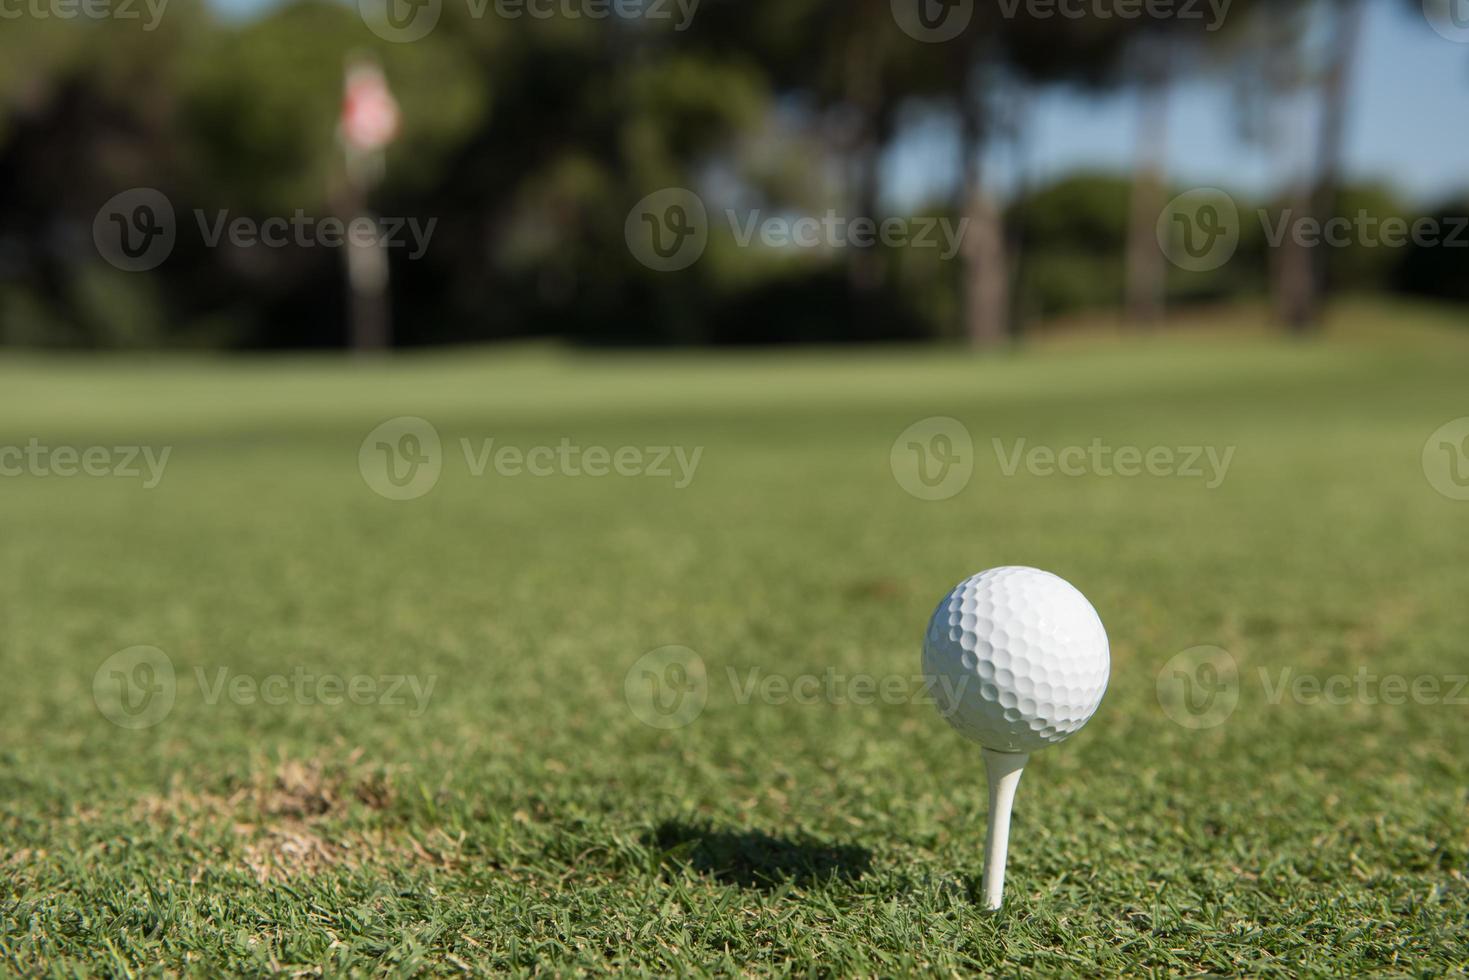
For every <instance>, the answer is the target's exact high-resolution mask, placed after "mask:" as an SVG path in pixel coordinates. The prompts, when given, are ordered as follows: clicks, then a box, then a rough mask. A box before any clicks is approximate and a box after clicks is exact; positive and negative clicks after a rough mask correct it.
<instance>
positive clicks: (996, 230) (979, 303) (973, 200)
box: [955, 69, 1010, 348]
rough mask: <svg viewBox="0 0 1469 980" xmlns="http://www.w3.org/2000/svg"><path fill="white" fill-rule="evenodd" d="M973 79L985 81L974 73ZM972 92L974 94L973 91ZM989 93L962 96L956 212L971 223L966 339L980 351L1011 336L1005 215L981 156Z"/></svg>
mask: <svg viewBox="0 0 1469 980" xmlns="http://www.w3.org/2000/svg"><path fill="white" fill-rule="evenodd" d="M974 78H975V79H979V80H983V79H984V75H983V73H982V70H980V69H976V71H975V75H974ZM971 89H972V90H971ZM985 97H986V93H985V92H984V91H983V89H982V87H981V86H979V85H971V86H969V87H968V88H966V90H965V91H964V92H962V93H961V95H960V116H961V125H960V139H959V148H960V155H961V166H962V170H961V173H962V174H963V178H962V179H961V181H960V190H959V202H958V207H957V208H956V209H955V210H956V212H957V213H958V214H960V215H962V216H963V217H964V218H966V219H968V226H967V227H966V228H965V231H964V240H963V243H962V245H961V255H962V256H963V272H962V276H963V282H962V287H961V290H960V292H961V294H962V296H963V311H964V312H963V316H964V334H965V336H967V337H968V338H969V342H970V344H971V345H972V346H974V347H976V348H988V347H997V346H999V345H1001V344H1003V343H1004V342H1005V340H1006V338H1007V337H1008V336H1009V314H1010V276H1009V266H1008V260H1007V257H1006V254H1005V252H1006V250H1005V219H1004V212H1003V210H1002V209H1001V207H1000V205H999V203H998V202H996V201H995V200H994V199H993V198H991V197H990V196H989V194H988V193H987V192H986V191H985V187H984V173H983V165H982V156H983V152H984V146H985V137H986V135H987V131H988V122H989V120H988V118H987V112H986V100H985Z"/></svg>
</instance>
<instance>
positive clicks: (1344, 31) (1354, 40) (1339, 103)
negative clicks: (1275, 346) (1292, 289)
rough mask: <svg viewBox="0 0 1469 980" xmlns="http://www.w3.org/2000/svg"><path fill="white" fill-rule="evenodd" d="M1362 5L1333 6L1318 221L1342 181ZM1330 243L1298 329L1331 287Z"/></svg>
mask: <svg viewBox="0 0 1469 980" xmlns="http://www.w3.org/2000/svg"><path fill="white" fill-rule="evenodd" d="M1363 14H1364V7H1363V3H1362V0H1345V2H1343V3H1342V4H1341V6H1339V7H1337V8H1336V13H1335V16H1336V29H1335V32H1334V34H1333V36H1332V49H1331V67H1330V68H1329V69H1328V70H1327V74H1326V78H1325V80H1324V82H1323V85H1322V91H1321V132H1320V137H1319V142H1318V144H1317V147H1316V186H1315V192H1314V195H1313V198H1312V204H1311V207H1312V210H1313V211H1314V212H1315V216H1316V218H1317V219H1318V220H1319V221H1322V222H1326V221H1330V220H1331V219H1332V218H1334V217H1335V216H1336V204H1337V195H1338V192H1339V190H1340V187H1341V172H1342V157H1343V155H1344V153H1345V144H1346V117H1347V110H1348V97H1349V95H1350V94H1351V93H1350V89H1351V80H1352V69H1353V67H1354V65H1355V62H1356V58H1357V49H1358V39H1359V38H1360V37H1361V34H1362V18H1363ZM1330 251H1331V250H1330V249H1329V248H1327V247H1325V246H1321V247H1318V248H1317V249H1316V254H1315V256H1314V258H1315V262H1314V263H1313V265H1312V269H1311V272H1310V275H1311V280H1312V282H1311V294H1310V308H1309V310H1308V311H1307V312H1308V315H1307V317H1306V318H1305V319H1304V320H1303V321H1302V324H1301V327H1300V329H1309V328H1312V327H1315V326H1317V325H1319V323H1320V319H1321V312H1322V308H1323V307H1324V306H1325V303H1326V297H1327V294H1328V292H1329V291H1330V288H1331V280H1330V274H1331V263H1330V261H1329V260H1330Z"/></svg>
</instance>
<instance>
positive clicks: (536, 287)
mask: <svg viewBox="0 0 1469 980" xmlns="http://www.w3.org/2000/svg"><path fill="white" fill-rule="evenodd" d="M903 2H905V0H898V2H897V3H896V4H895V3H894V0H768V2H764V0H762V2H753V0H703V2H702V3H701V4H699V5H698V6H697V7H696V8H695V10H696V13H695V16H694V17H693V18H692V20H690V21H688V22H679V21H678V20H677V18H675V19H673V20H668V21H664V20H652V19H638V18H631V19H620V18H615V17H614V18H611V19H594V18H591V17H566V16H554V17H549V18H544V19H538V18H530V17H520V18H517V19H509V18H506V17H503V16H499V15H497V14H496V13H495V11H496V7H495V5H494V3H493V2H491V3H490V4H489V6H488V7H485V6H483V5H474V4H466V3H461V2H455V0H446V2H444V3H443V4H442V13H441V15H440V18H439V21H438V23H437V26H436V28H435V29H434V30H432V31H430V32H429V33H428V34H427V35H426V36H425V37H423V38H422V39H420V40H416V41H414V42H412V43H390V42H388V41H386V40H383V39H382V38H380V37H379V36H377V35H376V34H375V33H373V32H372V31H371V30H369V29H368V27H367V25H366V23H365V21H364V17H363V15H362V14H360V13H359V11H358V9H357V8H356V7H355V6H349V5H342V4H337V3H332V2H318V0H305V2H291V3H288V4H287V5H284V6H279V7H274V8H271V9H269V10H267V11H265V12H263V13H261V14H260V15H258V16H256V17H253V18H251V19H248V20H243V21H241V20H231V19H222V18H221V17H220V16H219V15H218V14H217V13H216V12H215V11H213V10H212V9H211V8H210V7H209V6H207V5H206V4H205V3H204V2H203V0H171V2H170V3H168V5H167V7H166V12H165V13H164V14H163V16H161V17H160V18H159V19H158V20H157V23H156V27H155V28H154V29H149V30H144V29H143V28H142V26H141V24H140V23H138V22H136V21H123V20H118V19H100V20H87V19H85V18H82V19H62V18H58V17H54V16H52V17H29V18H21V19H12V20H7V21H6V22H5V23H4V25H3V27H0V343H6V344H26V345H43V346H60V347H90V346H96V347H127V346H162V345H176V346H194V347H227V348H274V347H332V346H341V345H343V344H344V343H346V338H347V337H348V336H349V331H348V326H347V323H346V317H347V303H346V297H345V292H344V287H343V283H342V279H343V270H342V259H343V257H342V255H341V254H340V250H339V249H332V248H322V247H314V248H313V247H300V246H296V245H290V246H286V247H281V248H262V247H239V246H235V245H231V244H230V243H229V242H228V241H227V240H226V241H221V242H219V243H218V244H214V245H211V244H210V243H209V242H207V241H206V240H205V236H203V235H201V234H200V231H199V229H198V228H197V227H196V219H195V214H196V212H198V213H202V214H204V215H206V216H208V220H210V221H213V220H214V219H215V216H217V215H219V214H220V213H221V212H228V214H229V216H231V217H236V216H239V217H250V218H254V219H255V220H257V221H258V220H262V219H264V218H267V217H271V216H284V217H287V218H289V217H291V216H292V215H295V214H297V213H298V212H299V213H304V214H307V215H315V216H321V215H327V214H330V213H331V212H332V208H333V202H334V200H335V199H336V197H335V189H336V188H338V187H339V186H340V182H341V180H342V175H341V166H342V165H341V151H340V147H339V146H338V144H337V141H336V136H335V124H336V119H337V113H338V110H339V104H340V99H341V77H342V70H343V65H344V63H345V62H346V61H347V60H348V59H349V58H350V57H353V56H354V54H355V53H358V52H363V51H367V52H370V53H371V54H372V55H373V56H374V57H376V58H377V59H378V60H379V61H380V62H381V63H382V65H383V66H384V69H385V71H386V74H387V76H388V78H389V79H390V80H391V83H392V85H393V87H394V90H395V94H396V96H397V99H398V101H399V103H400V104H401V107H402V117H403V130H402V134H401V138H400V139H399V140H398V141H397V142H396V143H395V144H394V145H393V146H392V147H391V149H390V150H389V153H388V158H387V168H386V179H385V182H384V183H383V185H382V186H381V188H380V189H379V190H378V192H377V193H376V195H375V199H374V200H373V202H372V204H373V207H374V209H375V210H376V211H377V212H378V213H379V214H382V215H387V216H396V217H400V218H408V217H415V218H418V219H420V220H421V221H425V222H426V221H427V220H429V219H434V220H435V221H436V224H435V225H434V226H433V235H432V240H431V242H430V245H429V247H428V249H427V251H426V252H425V254H424V255H422V256H421V257H419V258H416V259H415V258H410V256H409V254H408V253H407V252H406V251H404V250H395V251H393V252H392V253H391V255H390V264H391V275H392V282H393V291H392V298H393V312H394V317H393V318H394V323H395V327H394V329H395V335H396V341H397V342H398V343H400V344H405V345H418V344H433V343H447V342H465V341H476V340H484V339H498V338H511V337H526V336H546V335H551V336H561V337H567V338H572V339H575V340H578V341H582V342H588V343H603V344H617V343H754V342H786V341H823V342H825V341H849V340H858V341H872V340H891V339H922V338H944V337H950V338H959V337H965V338H968V339H970V340H971V341H973V342H974V343H976V344H981V345H983V344H993V343H998V342H1003V341H1005V340H1006V339H1008V338H1010V337H1013V336H1015V335H1016V334H1018V333H1019V332H1020V331H1021V330H1022V329H1025V328H1027V327H1028V326H1029V325H1032V324H1034V323H1036V322H1038V321H1040V320H1041V319H1043V318H1047V317H1051V316H1056V315H1060V314H1067V313H1073V312H1078V311H1090V310H1105V311H1117V312H1120V313H1122V314H1123V315H1125V316H1126V317H1127V318H1128V319H1129V320H1131V321H1134V322H1137V323H1141V324H1145V323H1148V322H1152V321H1156V320H1157V319H1159V318H1160V317H1161V316H1162V315H1163V313H1164V310H1165V309H1166V308H1167V307H1168V306H1169V305H1175V304H1178V303H1186V302H1196V301H1221V300H1228V299H1232V298H1236V297H1241V296H1250V295H1266V294H1268V295H1270V296H1272V297H1273V298H1274V299H1275V301H1276V308H1277V309H1278V310H1279V312H1280V315H1281V319H1282V321H1283V322H1285V323H1287V324H1289V325H1291V326H1293V327H1295V328H1297V329H1306V328H1309V326H1310V325H1311V324H1312V323H1313V322H1314V321H1315V320H1316V318H1317V316H1318V315H1319V308H1320V303H1321V301H1322V298H1323V297H1324V296H1325V295H1326V293H1327V292H1328V291H1329V290H1330V289H1331V288H1332V287H1333V286H1336V285H1344V286H1349V287H1351V288H1353V289H1382V290H1407V291H1413V292H1418V293H1424V294H1429V295H1440V296H1450V297H1454V298H1457V299H1466V298H1469V297H1466V296H1465V295H1463V294H1464V293H1465V291H1466V288H1469V287H1465V285H1464V282H1465V281H1466V280H1465V278H1464V277H1463V276H1462V275H1460V274H1459V271H1460V269H1461V268H1462V264H1461V263H1462V260H1461V259H1459V258H1458V255H1459V254H1462V253H1458V254H1455V253H1452V252H1449V251H1446V250H1444V249H1442V248H1420V247H1414V246H1409V247H1405V248H1398V249H1388V248H1371V247H1367V246H1362V245H1357V246H1353V247H1348V248H1343V249H1325V248H1317V249H1313V250H1300V249H1293V248H1291V247H1289V245H1288V243H1287V245H1286V246H1284V247H1271V246H1270V245H1269V244H1268V242H1267V238H1266V236H1265V234H1264V231H1265V228H1264V227H1262V224H1263V223H1262V221H1260V220H1257V219H1256V218H1255V214H1256V212H1257V210H1259V209H1264V210H1265V211H1266V212H1267V213H1272V214H1278V213H1279V212H1280V211H1281V210H1283V209H1287V208H1288V209H1290V210H1291V211H1292V212H1293V213H1296V214H1298V215H1315V216H1316V217H1318V218H1321V217H1326V216H1330V215H1332V214H1342V215H1349V216H1350V215H1356V214H1357V213H1358V212H1359V211H1368V212H1371V213H1372V214H1374V215H1377V216H1379V217H1387V216H1401V217H1404V218H1407V219H1409V220H1412V219H1414V218H1417V217H1419V215H1417V214H1415V213H1413V211H1412V209H1411V208H1409V207H1408V206H1407V205H1405V204H1404V203H1403V202H1400V201H1397V200H1395V199H1394V198H1393V196H1392V194H1391V192H1390V191H1389V190H1388V189H1385V188H1380V187H1354V186H1342V184H1341V181H1340V178H1339V176H1338V173H1339V169H1340V167H1339V158H1340V143H1341V130H1342V126H1343V117H1344V115H1345V100H1346V94H1345V93H1346V92H1347V90H1348V85H1347V82H1348V80H1349V79H1350V71H1351V62H1352V56H1353V51H1354V49H1355V46H1356V43H1357V32H1358V30H1359V25H1360V17H1361V5H1362V0H1333V2H1325V0H1235V3H1234V4H1233V5H1232V8H1231V11H1230V14H1229V20H1228V22H1227V23H1226V24H1225V25H1224V27H1223V29H1221V30H1217V31H1215V30H1208V29H1206V21H1185V20H1173V21H1160V20H1154V21H1145V20H1144V21H1140V20H1126V19H1121V18H1117V17H1096V16H1091V15H1088V16H1082V17H1076V18H1057V17H1054V16H1052V17H1042V16H1037V15H1035V11H1036V10H1043V9H1044V5H1039V4H1029V5H1028V4H1026V3H1019V4H1015V5H1012V4H1005V3H991V2H988V0H979V2H977V3H975V4H974V5H973V9H972V18H971V21H970V22H969V23H968V25H967V27H966V28H965V29H964V30H963V31H962V32H961V33H960V34H959V35H958V36H957V37H954V38H951V39H948V40H945V41H942V42H935V43H924V42H922V41H920V40H917V39H915V38H914V37H913V36H910V34H909V33H907V32H905V31H904V30H903V29H902V28H901V26H900V23H899V20H900V17H899V16H898V14H899V12H900V10H901V7H902V4H903ZM928 2H929V0H913V4H914V5H915V10H916V9H917V6H916V5H919V4H925V3H928ZM1012 7H1013V13H1012V12H1011V9H1010V8H1012ZM477 13H478V14H480V15H479V16H476V14H477ZM1323 38H1324V40H1323ZM1209 73H1212V74H1216V75H1218V76H1220V77H1221V78H1225V79H1231V80H1232V81H1231V82H1230V84H1233V85H1235V86H1236V87H1237V89H1238V91H1239V102H1240V110H1239V119H1238V120H1237V124H1238V125H1239V127H1240V130H1241V138H1242V139H1255V140H1259V141H1261V142H1262V144H1268V142H1269V136H1268V134H1269V133H1270V132H1271V131H1272V129H1273V128H1274V129H1278V125H1273V124H1272V122H1271V115H1272V113H1273V112H1275V111H1276V107H1277V106H1278V105H1279V104H1281V103H1282V102H1283V101H1284V100H1286V99H1288V98H1291V97H1298V96H1300V95H1301V94H1302V93H1306V95H1307V96H1308V97H1309V98H1313V99H1317V100H1319V103H1320V111H1319V113H1318V115H1319V117H1320V118H1321V120H1322V122H1321V129H1320V133H1319V134H1318V138H1317V139H1316V140H1315V141H1314V145H1313V147H1312V149H1311V153H1310V154H1309V160H1310V162H1309V165H1308V166H1307V167H1305V168H1304V169H1303V170H1301V171H1300V172H1292V173H1290V174H1288V175H1286V176H1287V177H1288V178H1289V179H1287V180H1285V181H1284V184H1285V186H1287V187H1288V190H1287V191H1286V192H1285V193H1284V194H1283V195H1282V196H1280V197H1279V198H1278V199H1275V200H1270V201H1263V202H1254V203H1251V202H1246V201H1245V200H1243V199H1239V204H1240V210H1241V214H1242V217H1243V221H1242V237H1241V244H1240V249H1239V252H1238V254H1237V256H1236V257H1235V258H1234V259H1233V260H1232V261H1230V262H1229V263H1227V264H1225V265H1224V266H1223V267H1222V268H1220V269H1218V270H1216V271H1213V272H1210V273H1185V272H1183V271H1182V270H1179V269H1174V268H1171V267H1170V266H1169V265H1168V264H1167V262H1166V260H1165V259H1164V257H1163V253H1162V251H1161V250H1160V249H1159V248H1158V247H1157V244H1156V238H1155V231H1154V224H1155V222H1156V220H1157V217H1158V215H1159V214H1160V212H1161V210H1162V208H1163V207H1164V205H1165V204H1166V202H1167V201H1168V200H1169V198H1170V196H1171V195H1172V194H1174V193H1177V192H1178V191H1179V190H1181V189H1182V188H1175V187H1171V186H1170V181H1169V179H1168V175H1167V168H1166V160H1165V159H1163V152H1162V148H1163V147H1164V146H1165V145H1166V142H1167V139H1166V137H1167V132H1166V128H1167V111H1166V107H1167V100H1168V93H1169V92H1170V91H1171V89H1172V88H1173V87H1174V86H1175V85H1176V84H1177V82H1178V81H1180V80H1181V79H1185V78H1188V77H1194V76H1198V75H1200V74H1209ZM1057 85H1065V86H1072V87H1076V88H1079V89H1081V90H1084V91H1090V92H1098V93H1102V92H1129V93H1132V95H1133V96H1134V97H1135V98H1136V101H1137V105H1138V120H1139V122H1138V134H1139V136H1138V151H1137V166H1136V168H1135V170H1134V171H1133V172H1132V173H1129V174H1121V175H1108V174H1100V173H1098V174H1077V175H1073V176H1070V177H1067V178H1065V179H1062V180H1059V181H1055V182H1051V183H1048V184H1046V185H1044V186H1035V185H1032V184H1031V183H1028V182H1026V181H1025V180H1023V179H1022V180H1021V182H1020V184H1019V186H1018V187H1016V188H1013V189H1012V190H1011V192H1010V193H1008V194H1007V195H1005V196H1004V197H1002V196H1001V195H1000V194H999V193H998V192H997V190H996V180H995V176H994V174H993V173H992V172H991V165H992V164H993V161H994V160H995V159H997V157H998V156H999V155H1000V154H1002V153H1004V152H1006V151H1007V150H1011V151H1016V152H1018V150H1017V148H1023V146H1024V139H1025V128H1026V106H1027V99H1028V98H1029V97H1030V95H1031V94H1032V93H1034V92H1036V91H1038V90H1039V89H1041V88H1043V87H1046V86H1057ZM924 125H936V126H939V127H942V128H944V129H945V130H946V131H948V132H951V133H952V134H953V144H954V146H955V152H954V159H953V160H951V161H944V162H942V169H943V170H944V172H946V173H952V179H951V180H950V181H948V183H949V185H950V186H949V188H948V190H947V191H946V192H944V193H942V194H940V195H939V198H938V199H936V200H932V201H928V202H925V203H924V205H923V207H922V208H920V209H918V210H917V213H921V214H923V215H927V216H934V217H941V218H946V219H948V220H950V221H951V222H956V223H957V222H958V221H959V220H961V219H965V220H967V222H968V224H967V230H966V233H965V237H964V241H963V247H962V249H961V250H960V253H959V254H958V255H956V256H955V257H954V258H953V259H952V260H949V261H946V260H944V259H943V258H942V257H941V255H940V253H939V252H938V251H937V250H932V249H929V250H922V249H915V248H884V247H882V246H875V247H872V248H855V247H847V248H827V249H814V250H813V249H803V250H799V251H800V254H795V255H793V254H790V251H791V250H778V249H769V248H761V247H759V246H743V247H742V246H741V244H740V243H739V241H738V240H737V236H736V235H735V234H733V233H732V231H731V229H730V228H729V227H728V225H727V223H725V222H723V221H722V220H720V219H719V218H718V215H721V214H723V212H724V211H725V209H727V208H732V209H736V210H737V211H739V212H741V213H747V212H749V211H751V210H753V209H759V210H760V211H761V212H762V213H764V214H768V215H790V214H804V215H817V216H819V215H822V214H825V213H827V212H828V211H835V212H837V213H839V214H842V215H846V216H849V217H850V216H867V217H872V218H874V219H876V220H879V221H880V220H882V219H883V218H886V217H890V216H901V215H894V214H893V212H892V211H891V208H892V204H891V195H889V194H886V193H885V192H884V191H885V186H884V165H885V162H886V161H887V159H888V157H889V155H890V154H891V152H892V150H893V148H894V146H895V145H897V144H898V143H899V141H901V140H903V139H904V138H905V136H907V135H908V134H911V133H912V132H913V130H914V129H915V127H919V126H924ZM939 165H940V164H939V162H936V167H938V166H939ZM1022 169H1023V168H1022ZM1022 177H1023V174H1022ZM133 187H151V188H156V189H158V190H160V191H162V192H163V193H164V194H165V195H166V196H167V197H168V199H169V201H170V202H171V203H172V205H173V207H174V210H175V213H176V216H177V222H178V226H179V233H178V237H177V244H176V245H175V247H174V249H173V251H172V253H171V254H170V255H169V257H168V258H167V260H166V261H165V262H164V263H163V264H162V265H160V266H159V267H157V268H156V269H153V270H150V271H148V272H142V273H139V272H126V271H122V270H120V269H117V268H114V267H113V266H112V265H109V264H108V263H107V262H104V261H102V260H101V258H100V257H99V255H98V251H97V249H96V247H95V246H94V244H93V241H92V226H93V221H94V219H95V218H96V216H97V213H98V208H99V207H100V206H101V205H102V204H103V202H105V201H107V200H108V199H109V198H111V197H112V195H114V194H116V193H118V192H120V191H122V190H125V189H128V188H133ZM665 187H689V188H693V189H695V190H697V191H698V193H699V194H700V196H701V197H702V198H703V199H704V200H705V201H706V202H707V204H708V208H709V212H710V215H711V219H713V220H711V222H710V229H709V231H710V237H709V244H708V249H707V252H706V253H705V255H704V256H703V258H702V259H701V260H700V261H699V262H697V263H696V264H695V265H693V266H692V267H690V268H688V269H685V270H683V271H680V272H677V273H663V272H657V271H654V270H652V269H649V268H647V267H645V266H644V265H642V264H640V263H639V262H638V261H637V259H636V258H635V257H634V255H633V254H632V252H631V251H630V249H629V248H628V246H627V243H626V241H625V240H624V223H625V220H626V218H627V216H628V212H629V209H630V208H631V207H633V205H634V203H635V202H637V201H639V200H640V199H642V198H643V197H645V196H646V195H647V194H649V193H651V192H653V191H656V190H658V189H661V188H665ZM1464 207H1465V204H1464V202H1446V203H1445V204H1444V205H1443V207H1442V208H1440V209H1438V212H1437V213H1439V214H1442V215H1445V216H1451V215H1456V214H1464V213H1466V212H1465V210H1464ZM909 210H913V209H912V208H909ZM1297 253H1299V254H1297Z"/></svg>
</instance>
